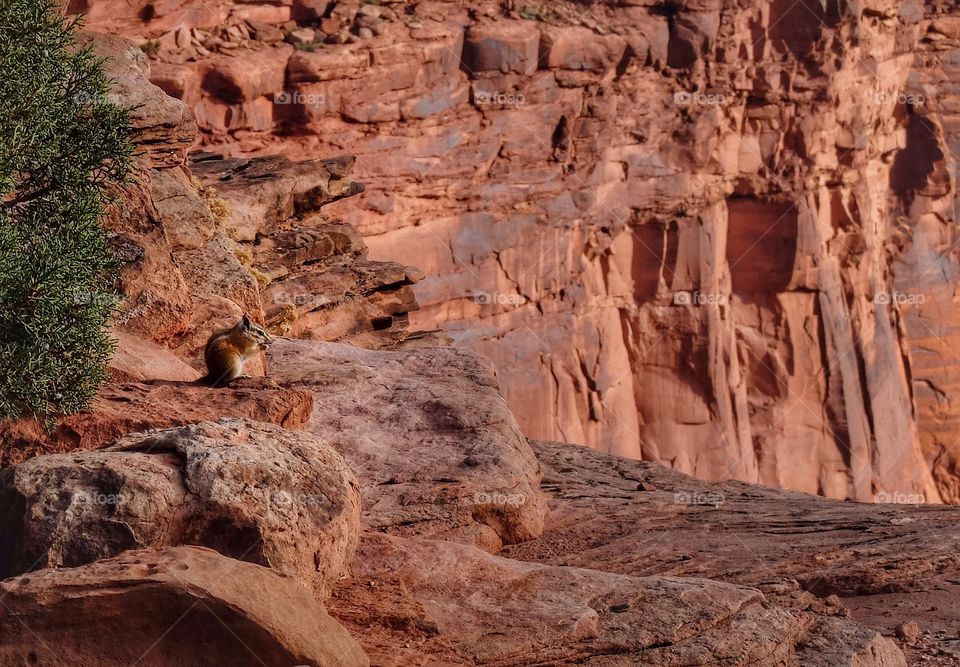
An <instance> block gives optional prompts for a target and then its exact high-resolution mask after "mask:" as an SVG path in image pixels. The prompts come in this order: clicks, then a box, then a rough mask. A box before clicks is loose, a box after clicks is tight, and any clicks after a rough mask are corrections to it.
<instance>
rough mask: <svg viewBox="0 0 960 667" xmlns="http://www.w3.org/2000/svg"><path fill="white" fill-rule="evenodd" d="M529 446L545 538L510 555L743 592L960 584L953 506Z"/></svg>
mask: <svg viewBox="0 0 960 667" xmlns="http://www.w3.org/2000/svg"><path fill="white" fill-rule="evenodd" d="M531 444H532V445H533V447H534V449H535V451H536V452H537V456H538V458H539V460H540V463H541V465H542V466H543V471H544V482H543V485H544V489H545V490H546V491H548V492H549V493H550V494H551V495H553V496H554V501H553V503H552V506H551V510H552V511H551V513H550V519H549V522H548V525H547V528H546V530H545V531H544V533H543V535H542V536H541V537H540V538H539V539H537V540H533V541H530V542H527V543H525V544H521V545H516V546H512V547H510V548H509V549H508V550H507V551H506V553H505V555H509V556H510V557H511V558H521V559H523V560H535V561H538V562H544V563H551V564H554V565H577V566H583V567H592V568H595V569H600V570H605V571H609V572H619V573H623V574H632V575H654V574H672V575H684V576H703V577H710V578H715V579H722V580H724V581H731V582H736V583H741V584H748V585H758V584H761V583H764V582H766V581H770V580H771V579H776V578H782V577H790V578H793V579H796V580H797V581H799V582H800V584H801V585H802V587H803V588H805V589H806V590H808V591H811V592H814V593H816V594H818V595H824V596H825V595H829V594H834V593H835V594H837V595H841V596H848V595H867V594H875V593H885V592H891V591H910V590H924V589H929V588H930V587H933V586H936V585H941V584H943V583H944V582H946V581H948V580H951V579H953V580H957V579H960V550H958V548H960V509H956V508H950V507H944V506H942V505H901V504H868V503H853V502H840V501H836V500H828V499H825V498H821V497H818V496H812V495H808V494H804V493H797V492H791V491H782V490H779V489H773V488H768V487H763V486H756V485H751V484H746V483H743V482H725V483H720V484H711V483H708V482H701V481H698V480H695V479H693V478H691V477H688V476H687V475H684V474H682V473H678V472H675V471H673V470H670V469H668V468H665V467H663V466H661V465H658V464H655V463H647V462H643V461H633V460H630V459H623V458H619V457H616V456H609V455H606V454H601V453H598V452H595V451H592V450H589V449H586V448H584V447H577V446H573V445H566V444H562V443H544V442H532V443H531ZM645 489H647V490H645ZM638 536H640V537H638Z"/></svg>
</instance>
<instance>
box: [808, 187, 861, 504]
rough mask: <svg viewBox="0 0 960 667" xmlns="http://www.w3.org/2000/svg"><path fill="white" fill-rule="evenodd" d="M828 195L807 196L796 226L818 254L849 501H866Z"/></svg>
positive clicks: (852, 354)
mask: <svg viewBox="0 0 960 667" xmlns="http://www.w3.org/2000/svg"><path fill="white" fill-rule="evenodd" d="M830 199H831V197H830V192H829V190H828V189H827V187H826V186H825V185H821V186H820V187H819V188H818V189H816V190H814V191H811V192H808V193H807V194H806V196H805V197H804V199H803V200H802V202H801V204H800V215H799V217H798V221H799V224H800V225H801V226H803V227H806V228H807V229H809V230H810V232H811V236H812V238H813V239H815V240H816V242H817V246H818V250H817V255H816V256H815V263H816V266H817V270H818V282H819V299H820V312H821V313H822V314H823V327H824V329H825V331H826V341H827V345H828V355H827V360H828V361H829V363H830V369H829V372H835V373H837V374H838V375H839V376H840V386H841V388H842V391H843V405H844V410H845V417H846V424H847V433H848V435H849V439H850V441H849V447H850V475H851V485H852V488H851V496H852V497H853V498H855V499H859V500H867V499H869V498H870V497H871V496H872V494H873V488H872V484H871V466H872V459H871V455H870V452H871V444H870V441H871V437H872V435H871V433H870V426H869V423H868V420H867V415H866V409H865V403H864V397H863V387H862V386H861V384H860V370H859V368H857V359H856V353H857V340H856V333H855V331H854V330H853V327H852V325H851V321H850V311H849V308H848V307H847V297H846V293H845V290H844V286H843V278H842V275H841V272H840V266H839V263H838V262H837V258H836V257H834V256H833V255H831V254H830V250H829V248H828V246H827V241H828V240H829V239H830V237H831V236H832V230H833V223H832V221H831V219H830Z"/></svg>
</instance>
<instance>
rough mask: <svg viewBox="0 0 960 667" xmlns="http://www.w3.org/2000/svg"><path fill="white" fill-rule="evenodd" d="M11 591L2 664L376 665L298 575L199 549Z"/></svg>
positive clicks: (130, 555) (12, 583)
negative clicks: (302, 585) (213, 662)
mask: <svg viewBox="0 0 960 667" xmlns="http://www.w3.org/2000/svg"><path fill="white" fill-rule="evenodd" d="M0 595H2V597H3V614H0V635H2V636H3V642H2V643H0V665H3V667H15V666H17V667H19V666H20V665H30V664H35V665H52V666H56V667H81V665H83V666H86V667H101V666H102V667H113V666H115V665H132V664H138V665H145V666H148V667H167V666H168V665H182V666H183V667H200V666H201V665H209V664H210V661H211V659H214V660H216V662H217V663H219V664H224V665H247V664H251V663H253V664H265V665H311V666H315V667H364V666H366V665H369V664H370V663H369V661H368V660H367V658H366V656H365V655H364V654H363V651H362V650H361V649H360V647H359V646H358V645H357V643H356V642H355V641H354V640H353V638H351V637H350V635H349V634H347V632H346V630H345V629H344V628H343V627H342V626H341V625H340V624H339V623H337V622H336V621H335V620H333V619H332V618H330V616H329V615H328V614H327V612H326V610H325V609H324V608H323V605H321V604H320V603H319V602H317V601H316V600H315V599H313V597H312V596H311V595H310V594H309V593H308V592H307V591H306V590H305V589H303V588H302V587H301V586H299V585H298V584H297V583H296V582H294V581H293V580H292V579H290V578H289V577H284V576H281V575H278V574H276V573H275V572H273V571H272V570H269V569H267V568H265V567H261V566H259V565H254V564H252V563H243V562H240V561H236V560H233V559H231V558H225V557H223V556H221V555H220V554H217V553H216V552H214V551H211V550H209V549H203V548H199V547H176V548H171V549H157V550H153V549H145V550H140V551H131V552H127V553H124V554H122V555H120V556H118V557H116V558H111V559H109V560H102V561H98V562H96V563H92V564H90V565H84V566H83V567H74V568H67V569H62V570H40V571H38V572H33V573H31V574H27V575H24V576H21V577H17V578H15V579H8V580H6V581H3V582H0ZM213 656H215V657H213Z"/></svg>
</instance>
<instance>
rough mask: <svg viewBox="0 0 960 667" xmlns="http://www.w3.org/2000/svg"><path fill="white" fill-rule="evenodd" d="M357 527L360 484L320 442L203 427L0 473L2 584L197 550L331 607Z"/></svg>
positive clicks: (261, 430) (255, 426)
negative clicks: (162, 551)
mask: <svg viewBox="0 0 960 667" xmlns="http://www.w3.org/2000/svg"><path fill="white" fill-rule="evenodd" d="M359 524H360V489H359V484H358V483H357V480H356V478H355V477H354V475H353V473H352V472H351V471H350V469H349V468H348V467H347V465H346V463H345V462H344V460H343V458H342V457H341V456H340V455H339V454H337V453H336V452H335V451H334V450H333V449H332V448H330V447H328V446H326V445H325V444H323V442H322V441H321V440H320V439H319V438H317V437H316V436H313V435H311V434H309V433H303V432H298V431H290V430H287V429H283V428H279V427H276V426H272V425H269V424H261V423H258V422H249V421H243V420H221V421H220V422H217V423H213V422H204V423H200V424H193V425H190V426H185V427H181V428H176V429H170V430H166V431H157V432H152V433H146V434H136V435H131V436H128V437H126V438H124V439H123V440H121V441H120V442H118V443H117V444H116V445H115V446H113V447H110V448H108V449H105V450H101V451H95V452H77V453H73V454H56V455H49V456H39V457H36V458H33V459H30V460H29V461H26V462H24V463H22V464H20V465H18V466H15V467H13V468H8V469H7V470H5V471H3V472H2V473H0V577H9V576H13V575H16V574H21V573H23V572H27V571H30V570H33V569H36V568H38V567H40V568H42V567H60V566H66V567H74V566H79V565H83V564H86V563H90V562H93V561H95V560H100V559H104V558H110V557H113V556H116V555H118V554H120V553H121V552H123V551H126V550H130V549H139V548H143V547H163V546H178V545H190V544H193V545H201V546H206V547H210V548H212V549H215V550H216V551H218V552H220V553H222V554H224V555H227V556H230V557H232V558H236V559H238V560H244V561H250V562H253V563H257V564H260V565H265V566H269V567H272V568H275V569H276V570H278V571H280V572H284V573H287V574H289V575H291V576H293V577H295V578H296V579H297V580H298V581H300V582H301V583H303V584H304V586H306V587H307V588H309V589H311V590H312V591H313V592H314V593H315V594H317V595H318V596H320V597H323V596H324V595H325V594H326V592H327V590H328V588H329V587H330V585H331V584H332V583H333V582H334V581H336V579H337V578H338V577H340V576H341V575H342V574H344V572H345V571H346V569H347V566H348V564H349V562H350V559H351V558H352V556H353V551H354V548H355V546H356V540H357V534H358V532H359Z"/></svg>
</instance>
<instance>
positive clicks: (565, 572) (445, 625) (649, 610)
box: [331, 535, 906, 667]
mask: <svg viewBox="0 0 960 667" xmlns="http://www.w3.org/2000/svg"><path fill="white" fill-rule="evenodd" d="M358 568H359V571H358V572H357V579H356V583H354V584H353V585H352V586H350V587H342V588H340V589H339V590H338V591H337V597H336V598H335V599H333V600H332V601H331V610H332V611H333V613H334V614H335V615H336V616H337V617H338V618H340V619H342V621H343V622H344V623H345V624H346V625H347V627H348V628H351V629H356V630H357V632H356V636H357V637H358V638H360V641H361V643H362V645H363V646H364V648H365V649H366V651H367V652H368V654H369V655H370V657H371V660H372V661H373V662H374V663H375V664H380V665H398V666H399V665H421V664H437V662H438V661H440V662H442V663H443V664H477V665H503V666H506V665H544V664H546V665H560V664H584V665H651V666H653V665H656V666H663V665H688V666H691V665H745V666H746V665H804V666H807V665H824V666H826V665H830V666H831V667H841V666H844V665H849V666H850V667H853V666H854V665H877V666H880V665H884V666H889V667H900V666H905V665H906V662H905V661H904V658H903V654H902V653H901V652H900V650H899V649H898V648H897V646H896V644H895V643H894V642H893V641H892V640H890V639H887V638H884V637H880V636H879V635H877V633H875V632H873V631H870V630H867V629H865V628H860V627H857V626H856V625H854V624H853V623H850V622H849V621H844V620H842V619H829V620H826V621H822V623H824V624H825V625H827V624H828V625H827V627H829V629H830V632H829V633H828V632H825V631H824V630H823V629H821V628H820V627H819V626H817V627H814V624H815V621H814V618H813V616H812V615H811V614H808V613H805V612H802V611H799V610H794V609H787V608H784V607H780V606H776V605H772V604H769V603H768V602H767V601H766V600H765V599H764V596H763V595H762V594H761V593H760V592H759V591H757V590H756V589H750V588H743V587H739V586H734V585H730V584H723V583H718V582H714V581H709V580H705V579H696V578H678V577H631V576H625V575H619V574H611V573H608V572H600V571H597V570H589V569H581V568H575V567H556V566H545V565H539V564H532V563H523V562H518V561H515V560H508V559H504V558H498V557H496V556H492V555H489V554H486V553H484V552H481V551H479V550H476V549H473V548H471V547H468V546H463V545H456V544H452V543H449V542H436V541H431V540H424V539H421V538H413V539H404V538H391V537H386V536H382V535H368V536H366V537H364V539H363V542H362V545H361V548H360V550H359V552H358ZM368 582H369V583H368ZM361 629H362V630H361ZM411 634H412V635H413V636H414V637H416V638H417V640H418V641H416V642H413V643H411V642H408V643H407V644H405V645H403V647H402V648H399V650H398V644H400V642H401V641H402V640H403V638H404V637H405V636H406V637H409V636H410V635H411ZM806 642H810V644H811V645H810V646H809V647H808V648H804V649H800V650H799V653H798V650H797V649H798V646H799V645H805V644H806ZM805 658H808V659H805Z"/></svg>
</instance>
